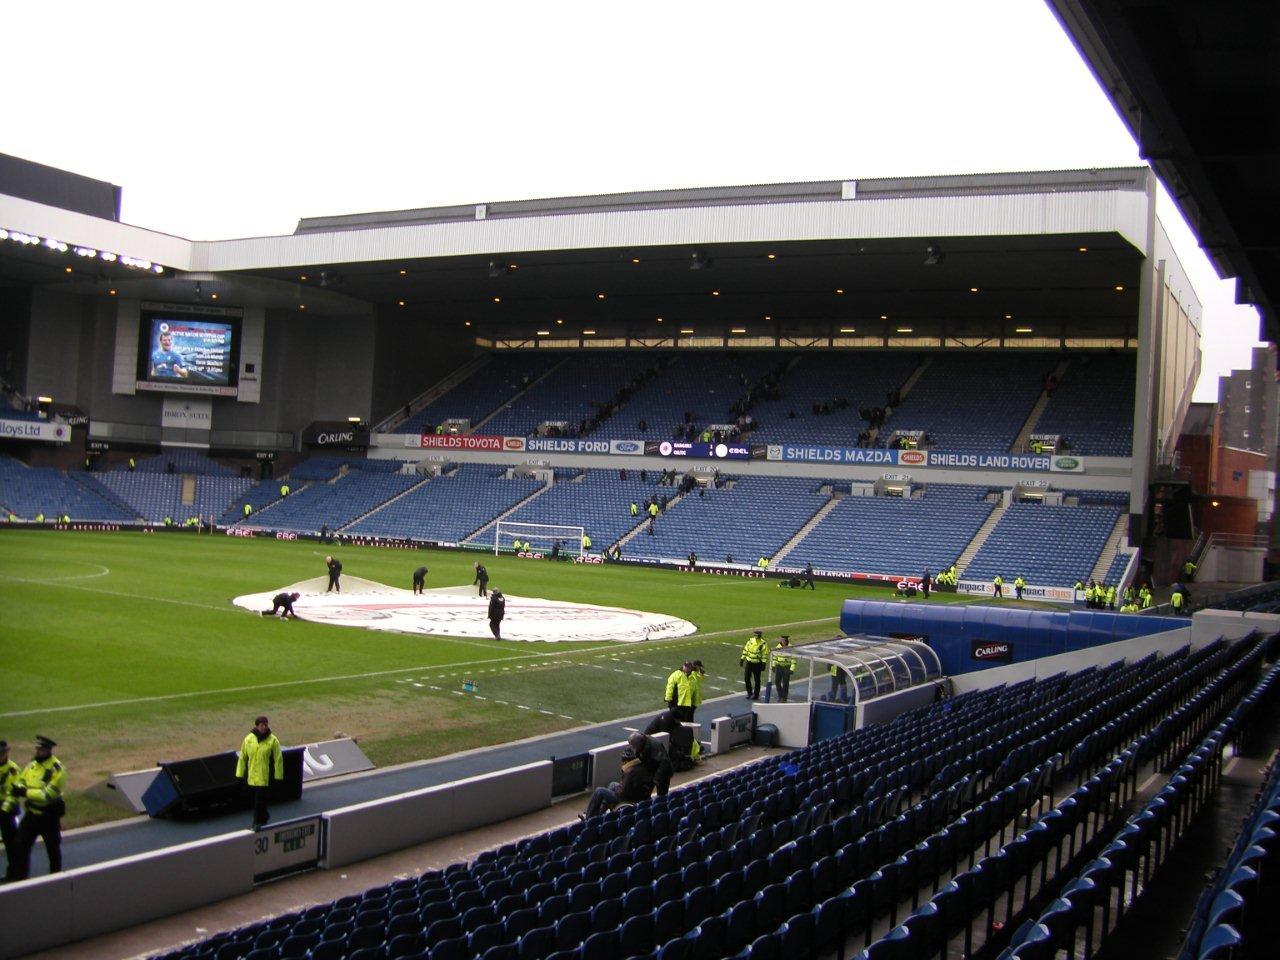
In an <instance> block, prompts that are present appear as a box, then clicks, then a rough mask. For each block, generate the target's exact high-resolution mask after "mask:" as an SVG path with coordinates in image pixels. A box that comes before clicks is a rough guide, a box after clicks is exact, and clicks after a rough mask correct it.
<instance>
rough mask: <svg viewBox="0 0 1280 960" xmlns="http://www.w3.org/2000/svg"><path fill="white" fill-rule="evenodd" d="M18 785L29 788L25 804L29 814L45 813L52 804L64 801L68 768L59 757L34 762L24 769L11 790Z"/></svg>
mask: <svg viewBox="0 0 1280 960" xmlns="http://www.w3.org/2000/svg"><path fill="white" fill-rule="evenodd" d="M18 785H22V786H24V787H26V788H27V798H26V800H25V801H24V802H23V806H24V807H25V809H26V811H27V813H44V812H45V810H46V809H48V807H49V805H50V804H53V803H56V802H57V801H58V800H61V799H62V792H63V791H64V790H65V789H66V788H67V768H66V767H64V766H63V765H62V761H61V760H59V759H58V758H57V757H50V758H49V759H48V760H32V761H31V762H30V763H28V764H27V765H26V766H25V767H23V768H22V772H21V773H19V774H18V778H17V780H16V781H15V782H14V783H13V785H12V786H11V787H10V789H13V787H14V786H18Z"/></svg>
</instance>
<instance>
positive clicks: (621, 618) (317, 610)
mask: <svg viewBox="0 0 1280 960" xmlns="http://www.w3.org/2000/svg"><path fill="white" fill-rule="evenodd" d="M328 582H329V581H328V579H327V578H326V577H317V578H316V579H314V580H305V581H303V582H302V583H295V584H293V586H289V587H280V588H278V589H276V590H271V591H268V592H266V593H251V594H248V595H246V596H243V597H236V598H235V600H234V601H233V602H234V603H235V605H236V606H237V607H243V608H244V609H246V610H255V611H257V610H270V609H271V598H272V597H274V596H275V595H276V594H278V593H300V594H302V596H301V597H300V598H299V599H298V601H297V602H296V603H294V605H293V609H294V612H295V613H297V615H298V617H299V619H301V620H310V621H312V622H314V623H332V624H335V625H337V626H342V627H364V628H365V629H366V630H394V631H396V632H398V633H423V634H442V635H445V636H450V637H484V638H488V639H493V634H492V633H490V631H489V601H488V600H487V599H486V598H484V597H477V596H476V588H475V587H443V588H440V589H435V590H428V591H426V592H425V593H422V594H416V595H415V594H414V592H413V591H412V590H403V589H400V588H397V587H388V586H386V585H385V584H381V583H374V582H373V581H371V580H361V579H359V578H358V577H343V578H342V593H325V592H324V590H325V587H326V586H327V585H328ZM505 596H506V598H507V609H506V617H505V618H504V619H503V621H502V639H503V640H547V641H559V640H586V641H593V640H596V641H598V640H609V641H614V642H619V641H620V642H624V643H630V642H638V641H641V640H667V639H670V638H672V637H685V636H688V635H689V634H691V633H693V632H694V631H696V630H697V629H698V628H697V627H695V626H694V625H693V624H692V623H690V622H689V621H688V620H681V619H680V618H679V617H670V616H667V615H665V614H661V613H645V612H643V611H640V610H626V609H623V608H622V607H597V606H594V605H592V604H589V603H569V602H567V601H564V600H542V599H539V598H537V597H517V596H512V595H511V594H505Z"/></svg>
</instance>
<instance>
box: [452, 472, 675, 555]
mask: <svg viewBox="0 0 1280 960" xmlns="http://www.w3.org/2000/svg"><path fill="white" fill-rule="evenodd" d="M655 473H656V472H655ZM560 474H561V471H556V483H555V484H553V485H552V486H551V487H550V488H549V489H548V490H547V491H546V492H545V493H543V494H541V495H539V496H537V497H534V499H532V500H530V501H529V502H528V503H527V504H525V505H523V506H521V507H520V508H519V509H518V510H516V511H515V512H514V513H512V514H511V515H510V516H507V517H505V518H504V519H505V520H508V521H511V522H512V523H549V524H561V525H565V526H580V527H583V528H585V529H586V531H587V533H588V534H589V535H590V536H591V539H592V541H593V544H594V546H595V548H596V549H597V550H603V549H604V548H605V547H607V546H609V545H610V544H612V543H614V542H616V541H617V540H619V539H621V538H622V537H623V536H625V535H626V534H627V532H628V531H630V530H631V528H632V527H634V526H635V525H636V524H637V523H640V522H642V521H643V520H646V519H648V516H647V514H646V513H645V512H644V507H645V502H646V500H648V498H649V497H651V496H662V495H663V494H666V495H668V496H671V495H674V494H675V492H676V491H675V489H674V488H672V487H660V486H658V484H657V476H656V475H652V476H650V477H649V479H648V480H647V481H641V480H640V475H639V473H638V472H635V471H629V472H628V474H627V479H626V480H619V479H618V474H617V471H614V470H585V471H582V472H581V473H580V474H576V476H575V475H570V476H568V477H564V478H562V477H561V475H560ZM633 501H634V502H635V503H636V504H637V506H638V507H639V510H640V516H638V517H635V518H634V519H633V518H632V516H631V510H630V508H631V503H632V502H633ZM477 541H478V542H484V543H487V544H492V543H493V533H492V531H481V532H480V533H479V534H478V535H477V536H476V537H473V538H472V542H477ZM503 546H506V544H503Z"/></svg>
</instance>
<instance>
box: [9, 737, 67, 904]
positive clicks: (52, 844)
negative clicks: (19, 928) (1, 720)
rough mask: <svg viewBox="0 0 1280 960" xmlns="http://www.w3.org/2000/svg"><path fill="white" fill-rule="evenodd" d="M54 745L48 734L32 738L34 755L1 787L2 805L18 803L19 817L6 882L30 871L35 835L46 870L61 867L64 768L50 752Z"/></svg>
mask: <svg viewBox="0 0 1280 960" xmlns="http://www.w3.org/2000/svg"><path fill="white" fill-rule="evenodd" d="M56 746H57V744H56V743H54V742H53V741H52V740H50V739H49V738H48V737H36V755H35V757H34V758H33V759H32V761H31V762H30V763H28V764H27V765H26V766H25V767H23V768H22V771H21V772H20V773H19V774H18V775H17V776H16V777H13V778H12V779H11V780H10V782H9V785H8V787H7V788H6V790H5V796H4V801H3V805H4V806H5V808H6V809H8V807H9V805H10V803H12V802H15V801H17V800H20V801H21V802H22V809H23V813H22V820H21V822H20V823H19V824H18V830H17V835H16V837H15V838H14V849H12V850H10V851H9V869H8V872H7V873H6V874H5V879H6V880H8V881H14V880H25V879H26V878H27V876H28V875H29V874H30V872H31V848H32V847H33V846H34V845H35V842H36V837H42V838H44V849H45V853H47V854H48V855H49V872H50V873H57V872H58V871H59V870H61V869H62V817H63V815H64V814H65V813H66V812H67V804H66V801H65V800H63V798H62V793H63V791H64V790H66V788H67V768H66V767H64V766H63V765H62V761H61V760H59V759H58V758H57V757H55V756H54V755H53V748H54V747H56Z"/></svg>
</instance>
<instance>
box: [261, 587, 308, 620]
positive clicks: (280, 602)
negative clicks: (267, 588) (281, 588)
mask: <svg viewBox="0 0 1280 960" xmlns="http://www.w3.org/2000/svg"><path fill="white" fill-rule="evenodd" d="M300 596H302V594H300V593H277V594H276V595H275V596H274V597H272V598H271V609H270V610H263V611H262V615H263V616H264V617H274V616H275V615H276V614H279V615H280V619H281V620H288V619H289V618H290V617H293V619H295V620H297V619H298V615H297V614H296V613H294V611H293V603H294V601H295V600H297V599H298V598H299V597H300Z"/></svg>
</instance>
